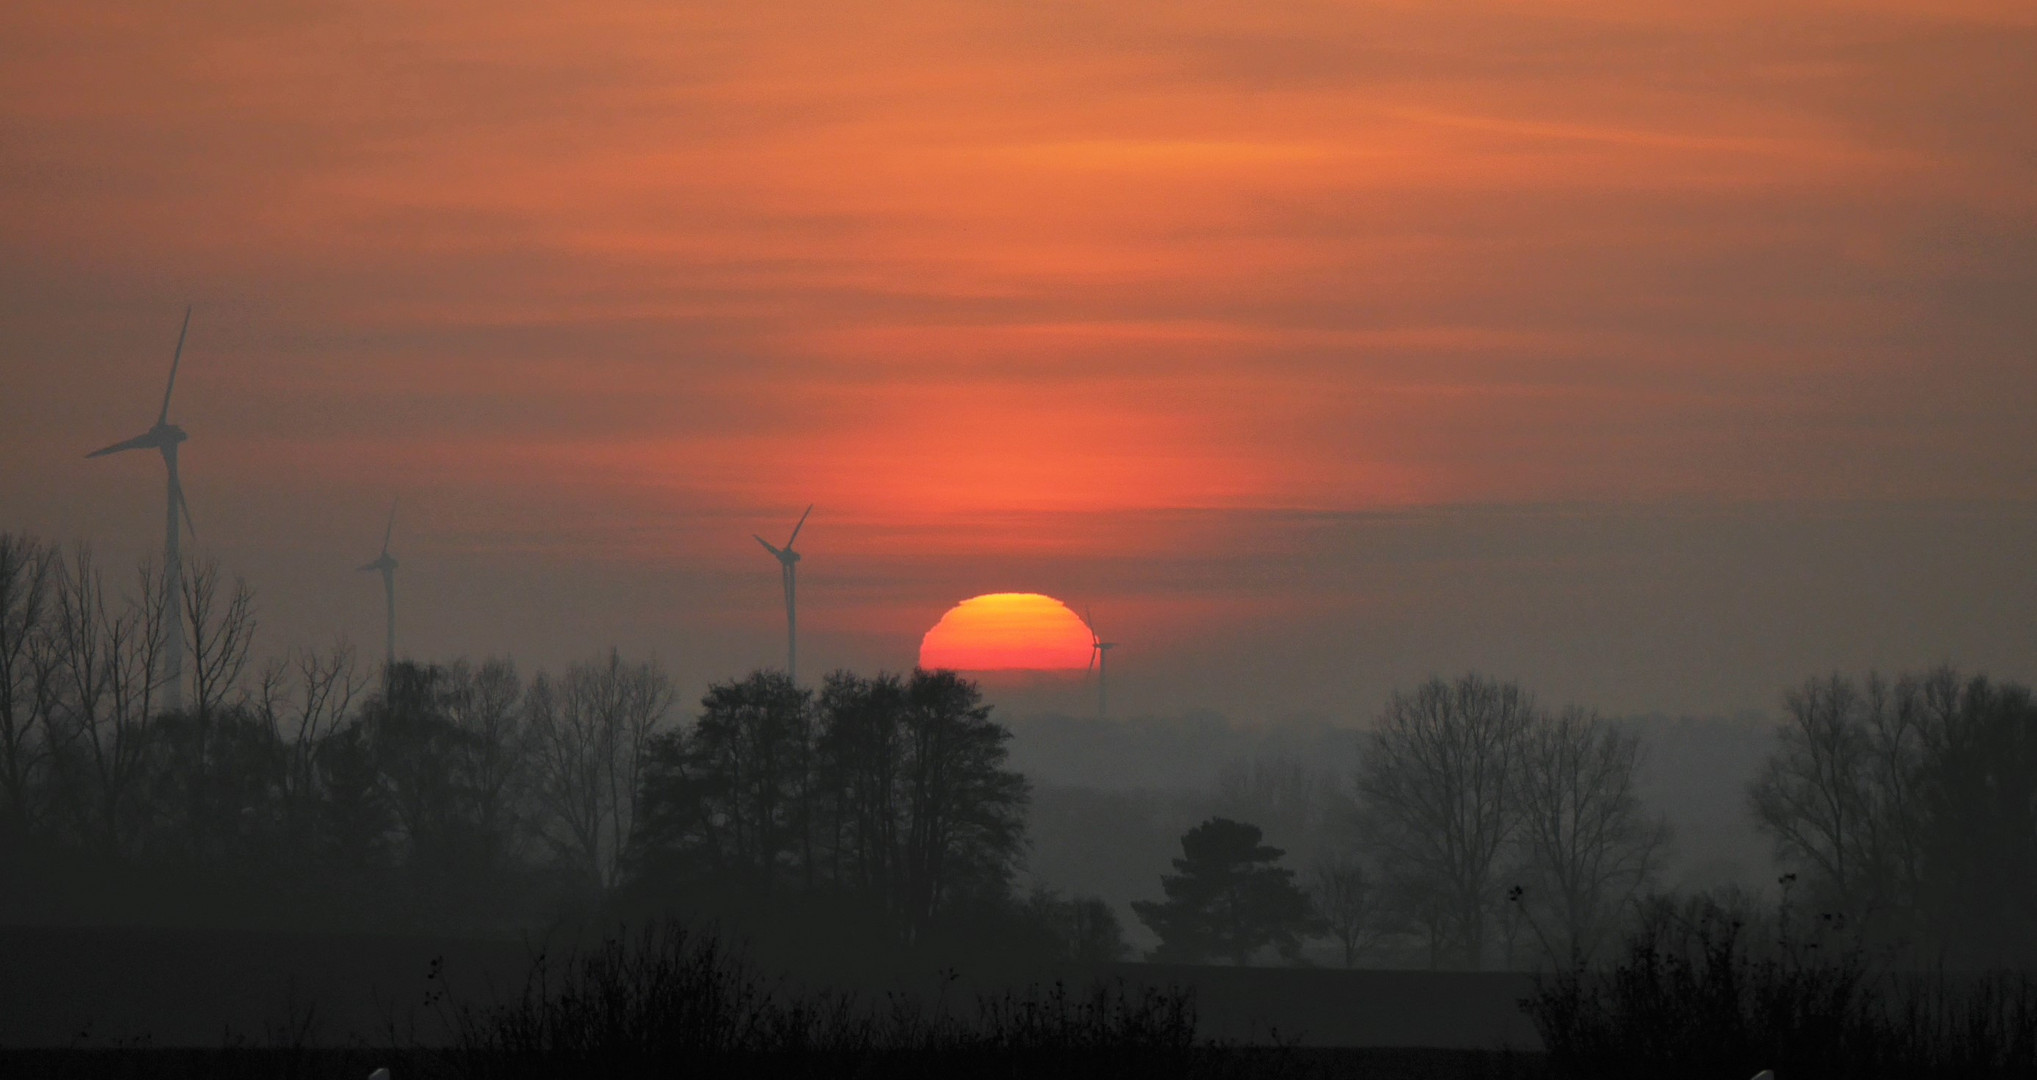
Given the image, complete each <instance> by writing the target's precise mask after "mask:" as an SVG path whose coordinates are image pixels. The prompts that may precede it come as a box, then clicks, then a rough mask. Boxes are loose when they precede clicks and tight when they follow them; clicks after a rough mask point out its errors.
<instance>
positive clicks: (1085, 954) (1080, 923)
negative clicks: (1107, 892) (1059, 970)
mask: <svg viewBox="0 0 2037 1080" xmlns="http://www.w3.org/2000/svg"><path fill="white" fill-rule="evenodd" d="M1025 915H1026V918H1027V920H1028V921H1029V922H1030V923H1031V924H1032V925H1033V926H1034V927H1035V928H1037V929H1038V930H1040V931H1042V932H1044V933H1045V934H1046V936H1047V938H1048V939H1049V941H1050V942H1051V947H1052V948H1053V950H1054V952H1055V954H1056V956H1057V958H1058V959H1061V960H1064V961H1068V962H1071V963H1077V964H1108V963H1114V962H1116V961H1119V960H1122V959H1124V958H1125V954H1126V953H1128V952H1130V951H1131V947H1130V946H1128V945H1126V944H1125V928H1124V924H1123V923H1120V922H1119V921H1118V917H1117V912H1115V911H1112V910H1111V907H1110V904H1109V903H1107V902H1105V901H1104V900H1103V899H1102V898H1101V897H1096V896H1074V897H1068V898H1063V897H1062V895H1061V894H1060V893H1058V892H1055V891H1054V890H1052V889H1045V888H1036V889H1034V890H1033V891H1032V893H1030V894H1029V895H1028V896H1027V897H1026V902H1025Z"/></svg>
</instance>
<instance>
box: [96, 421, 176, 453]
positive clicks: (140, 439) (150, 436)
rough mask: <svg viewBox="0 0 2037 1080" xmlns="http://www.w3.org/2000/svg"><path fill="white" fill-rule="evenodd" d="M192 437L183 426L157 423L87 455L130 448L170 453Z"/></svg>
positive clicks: (123, 450) (122, 451) (122, 450)
mask: <svg viewBox="0 0 2037 1080" xmlns="http://www.w3.org/2000/svg"><path fill="white" fill-rule="evenodd" d="M190 437H191V436H189V435H187V434H185V433H184V429H183V428H180V427H178V426H177V425H175V424H157V425H156V426H155V427H152V428H150V429H148V430H147V431H144V432H142V433H141V434H139V435H136V436H135V437H134V438H132V439H129V440H127V441H126V442H117V443H114V444H113V445H112V446H105V447H101V448H99V449H97V450H94V451H92V452H91V453H89V454H86V455H85V456H86V457H88V458H96V457H105V456H106V455H108V454H120V453H125V452H127V451H129V450H161V451H163V452H164V453H168V452H169V451H170V450H171V449H172V448H173V447H175V446H176V445H177V444H178V443H180V442H183V441H184V440H186V439H188V438H190Z"/></svg>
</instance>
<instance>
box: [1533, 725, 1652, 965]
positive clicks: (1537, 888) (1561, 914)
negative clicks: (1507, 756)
mask: <svg viewBox="0 0 2037 1080" xmlns="http://www.w3.org/2000/svg"><path fill="white" fill-rule="evenodd" d="M1524 749H1525V753H1524V754H1523V755H1522V758H1521V770H1520V790H1519V801H1520V807H1521V821H1522V834H1521V845H1522V848H1523V851H1522V854H1523V857H1524V860H1525V864H1526V877H1527V881H1528V885H1527V887H1526V889H1525V890H1524V895H1520V896H1517V899H1520V900H1522V901H1523V906H1522V908H1521V911H1522V912H1523V913H1524V914H1526V915H1527V916H1528V917H1529V921H1530V923H1531V925H1533V926H1534V928H1535V930H1536V933H1537V934H1538V935H1539V936H1540V937H1541V938H1542V942H1543V946H1544V948H1545V949H1546V950H1547V951H1548V952H1549V953H1550V954H1551V955H1550V958H1551V959H1552V960H1554V961H1556V962H1558V963H1569V962H1575V961H1581V960H1584V959H1587V958H1589V957H1590V955H1591V954H1592V952H1593V951H1594V950H1595V949H1596V947H1597V946H1598V945H1599V944H1600V942H1601V940H1602V939H1603V937H1604V935H1605V934H1606V933H1607V932H1608V931H1609V930H1611V929H1612V918H1613V916H1614V914H1615V913H1616V912H1617V911H1618V910H1619V909H1620V908H1622V907H1623V906H1625V905H1626V904H1627V903H1629V902H1630V901H1631V900H1632V899H1633V898H1634V896H1635V895H1636V893H1638V892H1639V890H1640V889H1641V887H1642V886H1643V884H1645V883H1646V882H1647V880H1648V878H1649V876H1650V874H1651V873H1652V871H1653V869H1654V865H1655V860H1656V857H1657V854H1658V853H1659V852H1660V850H1661V848H1662V846H1663V844H1664V843H1665V842H1666V840H1667V838H1668V829H1667V826H1666V825H1664V824H1663V823H1662V821H1661V820H1660V819H1659V818H1650V817H1649V816H1648V814H1647V812H1646V810H1645V808H1644V807H1643V806H1642V804H1641V799H1640V796H1639V795H1638V794H1637V792H1636V791H1635V783H1636V770H1637V768H1638V766H1639V763H1640V754H1641V746H1640V740H1639V739H1638V738H1637V737H1636V736H1634V735H1633V734H1631V733H1628V732H1622V731H1620V730H1618V729H1616V728H1614V727H1612V726H1611V725H1609V724H1607V723H1606V722H1605V721H1604V720H1602V719H1600V718H1599V717H1598V716H1597V715H1596V714H1594V713H1591V712H1587V711H1585V710H1582V709H1576V708H1573V709H1567V710H1565V711H1564V712H1563V713H1562V714H1561V715H1559V716H1555V717H1546V716H1545V717H1541V718H1540V719H1539V721H1538V722H1537V723H1536V724H1535V725H1534V727H1533V729H1532V730H1531V731H1530V733H1529V735H1528V737H1527V740H1526V745H1525V748H1524ZM1538 915H1539V916H1540V917H1539V918H1538V917H1537V916H1538ZM1545 921H1546V922H1547V923H1549V928H1548V929H1544V927H1543V925H1542V924H1543V922H1545Z"/></svg>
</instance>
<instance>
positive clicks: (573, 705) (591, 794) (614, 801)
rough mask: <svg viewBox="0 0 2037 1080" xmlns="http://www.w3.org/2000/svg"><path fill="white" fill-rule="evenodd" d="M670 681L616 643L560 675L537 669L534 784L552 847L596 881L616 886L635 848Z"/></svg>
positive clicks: (532, 711) (532, 699)
mask: <svg viewBox="0 0 2037 1080" xmlns="http://www.w3.org/2000/svg"><path fill="white" fill-rule="evenodd" d="M671 701H672V687H671V683H670V681H669V680H667V679H666V677H665V675H664V673H663V672H662V671H660V670H659V669H658V668H657V666H656V665H654V664H650V663H637V664H625V663H624V662H623V660H622V656H621V654H620V653H618V652H616V651H615V650H613V649H611V650H610V651H609V653H608V655H607V656H606V657H604V658H603V659H601V660H599V661H596V662H594V663H582V664H574V665H572V666H570V667H568V668H567V669H566V674H565V676H564V677H563V678H561V679H558V680H556V681H554V680H552V679H551V678H549V677H547V676H544V675H540V676H538V678H537V679H536V680H535V681H534V682H533V684H532V685H531V688H530V694H529V698H528V709H529V718H530V720H529V722H530V727H531V736H532V739H533V746H534V748H535V752H534V755H533V757H534V760H533V764H534V766H535V769H536V777H537V790H538V793H539V798H540V799H541V801H542V802H543V804H544V807H545V810H546V812H547V813H546V818H545V820H546V823H547V825H548V829H547V835H548V837H549V839H550V840H551V842H552V844H553V846H554V848H555V850H557V851H558V852H559V853H560V854H561V855H562V856H564V857H565V858H566V859H567V861H568V862H569V863H570V864H571V865H574V866H576V867H578V868H579V869H580V871H581V872H582V873H584V874H585V875H586V878H587V880H588V881H589V882H590V883H591V884H593V885H594V886H596V887H597V888H602V889H606V888H610V887H613V886H614V885H615V883H616V881H617V878H618V875H619V873H620V868H621V859H622V855H623V853H624V852H626V851H628V850H630V839H631V831H632V829H633V827H634V825H635V821H636V808H637V798H638V794H639V792H640V790H641V785H642V781H643V775H642V771H643V768H644V765H645V764H646V762H647V761H648V757H649V754H648V751H649V748H650V743H651V739H652V737H653V736H654V735H656V733H657V729H658V725H659V723H660V722H661V721H662V720H663V719H664V717H665V713H666V711H667V710H668V709H669V708H670V707H671Z"/></svg>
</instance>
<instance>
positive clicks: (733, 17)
mask: <svg viewBox="0 0 2037 1080" xmlns="http://www.w3.org/2000/svg"><path fill="white" fill-rule="evenodd" d="M2033 102H2037V8H2032V7H2031V6H2030V5H2028V4H2027V3H2021V2H2016V3H2008V2H2004V3H1976V2H1961V0H1953V2H1945V0H1932V2H1921V0H1900V2H1898V0H1863V2H1858V3H1806V2H1781V3H1777V2H1764V3H1743V2H1738V0H1725V2H1719V3H1707V4H1702V5H1698V4H1666V3H1649V2H1641V3H1635V2H1632V0H1626V2H1620V3H1612V2H1605V3H1598V2H1589V3H1562V2H1541V3H1533V4H1529V3H1497V2H1464V3H1457V2H1449V0H1444V2H1421V3H1310V2H1293V3H1281V4H1236V3H1232V4H1217V3H1194V2H1186V3H1182V2H1169V3H1157V2H1155V3H1146V2H1139V0H1109V2H1102V0H1099V2H1093V3H1079V2H1047V3H1035V4H1015V3H1009V2H1003V0H1000V2H983V3H930V2H924V0H902V2H898V3H887V4H882V5H843V4H826V3H770V2H760V3H754V4H740V5H736V4H719V3H717V4H689V3H680V2H663V0H661V2H657V3H641V4H638V3H605V2H582V3H574V4H528V3H503V2H491V3H487V4H480V3H471V4H460V3H448V4H434V5H415V4H402V3H395V2H393V0H368V2H359V3H305V4H292V5H283V6H280V7H279V6H278V5H273V4H256V3H230V2H223V3H189V4H184V3H169V4H164V3H148V4H141V3H135V4H122V3H100V4H92V5H76V4H61V3H42V2H38V0H25V2H17V3H11V4H8V5H6V6H5V7H4V9H0V209H4V210H5V213H4V214H0V529H19V530H26V531H31V532H35V533H37V534H40V535H43V536H47V537H51V538H54V539H59V540H64V541H73V540H81V541H87V542H90V543H91V544H93V545H94V546H95V547H96V548H97V549H98V550H99V551H100V553H101V557H102V561H106V562H109V563H119V564H122V565H124V564H126V563H127V562H131V561H133V560H134V559H138V558H140V557H142V556H143V555H145V554H146V553H147V552H148V551H150V550H152V546H153V545H155V544H158V543H160V520H161V517H160V501H159V500H160V499H161V497H162V495H161V484H162V477H161V468H160V465H158V464H157V463H155V462H153V461H151V460H149V459H147V458H146V457H145V456H144V455H126V456H122V457H117V458H110V459H101V460H95V461H90V462H87V461H85V460H83V458H82V455H83V453H84V452H85V451H88V450H91V449H93V448H96V447H98V446H101V445H105V444H107V443H109V442H112V441H115V440H117V439H120V438H125V437H127V436H129V435H132V434H135V433H138V432H139V431H140V430H142V429H143V428H145V427H146V426H147V425H148V423H149V422H150V420H151V419H152V417H153V410H154V409H155V407H156V405H157V403H158V402H159V401H160V394H161V388H162V380H163V378H164V375H165V373H166V368H167V365H168V361H169V355H170V351H171V348H172V346H173V344H174V341H175V336H176V331H177V325H178V322H179V320H180V319H181V317H182V312H183V307H184V305H185V304H186V303H190V304H192V305H194V306H195V315H194V318H193V322H192V327H191V334H190V341H189V344H188V346H187V347H186V352H185V355H184V367H183V373H182V375H181V376H180V381H179V387H178V391H177V398H176V403H175V405H174V406H173V408H172V410H171V419H172V420H174V421H176V422H179V423H181V424H182V425H183V426H184V427H185V428H186V429H187V430H189V431H190V432H191V441H190V442H189V443H187V444H185V446H184V449H183V466H184V475H185V484H186V487H187V490H188V492H189V499H190V503H191V507H192V512H193V516H194V519H195V525H196V529H197V534H198V538H199V539H198V545H197V547H198V550H199V552H200V553H201V554H202V555H203V556H205V557H209V558H214V559H217V560H218V561H219V563H220V564H221V565H222V566H223V567H224V568H225V569H227V570H228V571H229V572H233V573H239V574H242V575H244V576H246V577H247V579H248V580H249V581H250V582H251V583H252V584H253V585H254V586H255V587H256V589H257V591H258V595H259V597H260V600H261V610H262V615H263V620H264V637H263V645H264V647H265V648H267V649H269V650H271V651H276V650H281V649H285V648H291V647H298V646H304V645H316V644H322V643H324V642H327V641H330V640H332V639H333V638H334V637H335V636H338V635H345V636H347V637H349V638H351V639H352V640H354V641H355V642H356V643H359V644H363V645H365V646H367V647H368V648H369V651H370V652H372V651H373V647H374V645H375V644H376V642H377V638H378V634H379V628H380V614H381V612H380V604H381V592H380V588H379V582H376V581H374V580H372V575H362V574H356V573H355V572H354V570H353V568H354V567H355V566H358V565H359V564H361V563H363V562H366V561H367V560H369V559H371V558H373V557H374V555H375V554H376V550H377V548H378V541H379V537H380V531H381V527H382V522H383V516H384V515H385V514H386V513H387V510H388V507H389V505H390V501H391V500H392V499H394V498H398V497H400V498H401V500H402V503H401V510H400V513H399V515H398V519H397V525H396V531H395V544H394V551H395V554H396V555H397V556H398V558H399V559H400V560H401V561H402V568H401V569H400V570H399V571H398V573H399V591H400V599H399V634H400V636H401V647H402V649H403V651H405V652H406V653H408V654H410V655H414V656H419V657H422V658H426V659H445V658H450V657H452V656H455V655H460V654H463V653H464V654H475V655H478V654H489V653H495V654H509V655H513V656H515V657H517V658H518V659H519V660H522V661H524V662H526V663H529V664H533V665H556V664H559V663H563V662H566V661H568V660H571V659H574V658H576V657H585V656H591V655H593V654H594V653H595V652H597V651H598V650H600V649H602V648H604V647H606V646H608V645H610V644H613V645H616V646H618V647H620V648H621V649H622V650H623V651H624V652H625V653H626V654H629V655H633V656H643V657H649V658H655V659H658V660H659V661H660V662H661V663H663V664H664V665H665V666H666V667H667V669H668V670H670V671H672V672H673V673H674V675H675V678H677V679H678V680H679V681H680V683H681V685H682V687H683V688H684V692H685V693H687V694H689V695H692V694H697V692H698V690H699V689H700V688H701V686H702V685H703V684H704V682H705V681H706V680H708V679H713V678H721V677H726V676H728V675H731V674H737V673H740V672H741V671H743V670H747V669H748V668H750V667H753V666H756V665H759V664H766V663H774V662H778V661H779V658H780V657H782V655H783V654H782V649H783V622H782V620H783V608H782V603H781V599H780V596H779V592H778V589H779V577H778V567H777V564H776V563H775V562H774V561H773V560H772V559H771V558H770V557H769V556H768V555H767V554H766V553H764V552H762V551H761V550H759V549H758V548H757V546H756V544H755V542H754V541H753V540H752V539H751V534H752V533H762V534H764V535H765V536H767V537H771V538H773V542H774V543H775V542H777V540H776V538H777V537H778V536H782V535H784V534H785V533H787V532H789V531H790V528H791V525H792V523H793V521H794V520H796V519H797V516H798V514H799V512H800V510H801V509H802V508H804V507H805V506H806V505H807V504H808V503H813V504H816V509H815V511H814V516H813V518H812V520H811V521H810V522H809V523H808V525H807V527H806V531H805V532H804V533H803V534H802V536H801V540H800V546H801V548H802V550H803V551H804V552H805V561H804V562H803V563H802V564H801V566H800V573H801V578H800V596H801V612H800V623H801V629H802V648H801V654H802V655H801V665H800V666H801V670H802V671H805V672H814V671H817V670H821V669H824V668H826V667H830V666H834V665H836V664H847V665H853V666H857V667H861V668H866V669H868V668H874V667H879V666H882V667H890V668H898V667H903V666H908V665H910V664H911V663H912V661H913V657H914V655H915V651H916V649H917V647H918V645H919V642H920V640H921V638H922V635H924V634H925V633H926V632H927V630H928V629H929V628H930V627H932V626H933V625H934V624H935V623H936V622H937V621H938V620H939V619H940V617H941V615H942V613H943V612H944V611H945V610H947V608H948V607H949V606H951V605H953V604H954V603H956V602H958V601H961V600H963V599H965V598H967V597H969V596H973V595H976V594H979V593H988V592H1000V591H1015V592H1043V593H1048V594H1051V595H1054V596H1057V597H1059V598H1061V599H1063V600H1065V601H1067V602H1068V603H1069V604H1070V605H1071V606H1072V607H1073V608H1075V609H1076V610H1088V611H1093V612H1094V613H1095V616H1096V620H1097V623H1098V626H1099V629H1100V631H1101V632H1102V633H1103V634H1104V636H1106V637H1107V638H1110V639H1112V640H1115V641H1117V642H1119V643H1120V646H1119V648H1118V649H1117V650H1116V651H1115V652H1114V653H1113V654H1112V657H1111V664H1112V669H1111V671H1112V700H1113V702H1114V703H1119V704H1117V705H1116V706H1115V707H1118V708H1122V709H1124V710H1126V711H1129V712H1137V711H1142V710H1143V711H1150V712H1168V711H1183V710H1189V709H1214V710H1217V711H1223V712H1227V713H1230V714H1232V715H1236V716H1240V717H1248V718H1250V717H1277V716H1281V715H1289V714H1308V715H1321V716H1330V717H1337V718H1346V719H1350V720H1352V721H1353V722H1362V720H1363V719H1364V718H1365V717H1366V716H1368V715H1370V714H1371V712H1372V711H1374V710H1376V708H1377V706H1378V703H1379V701H1380V700H1381V698H1382V696H1383V695H1384V694H1385V693H1387V692H1389V691H1390V690H1392V689H1393V688H1395V687H1397V686H1405V685H1408V684H1410V683H1411V682H1412V681H1415V680H1419V679H1421V678H1423V677H1426V676H1427V675H1428V674H1430V673H1432V672H1453V671H1461V670H1465V669H1468V668H1476V669H1479V670H1483V671H1489V672H1493V673H1495V674H1499V675H1502V676H1505V677H1514V678H1519V679H1521V680H1523V681H1524V682H1525V683H1527V684H1528V685H1530V686H1531V687H1534V688H1537V689H1539V690H1540V691H1542V692H1543V694H1544V696H1545V697H1548V698H1551V699H1554V700H1562V701H1575V702H1579V703H1585V704H1595V705H1598V706H1600V707H1603V708H1605V709H1607V710H1609V711H1614V712H1628V713H1631V712H1649V711H1662V712H1668V713H1679V712H1694V713H1731V712H1736V711H1739V710H1745V709H1768V708H1772V707H1773V706H1774V704H1775V703H1776V701H1777V699H1778V697H1779V695H1780V693H1781V691H1782V689H1783V688H1784V687H1785V686H1787V685H1789V684H1791V683H1794V682H1796V681H1799V680H1801V679H1802V678H1804V677H1807V676H1809V675H1812V674H1815V673H1817V672H1819V671H1824V670H1830V669H1833V668H1844V669H1849V670H1858V669H1862V668H1865V667H1868V666H1870V665H1880V666H1885V667H1888V666H1893V667H1909V666H1917V665H1920V664H1929V663H1936V662H1940V661H1952V662H1957V663H1960V664H1963V665H1966V666H1968V667H1974V668H1984V669H1986V670H1989V671H1992V672H1994V673H1996V674H1999V675H2003V676H2007V677H2016V678H2022V679H2025V680H2029V679H2033V678H2037V661H2033V659H2032V658H2033V657H2037V630H2033V625H2037V620H2033V617H2032V616H2033V614H2037V584H2033V582H2032V580H2031V573H2030V571H2029V553H2030V552H2031V551H2032V550H2033V545H2037V443H2033V441H2032V440H2031V439H2030V438H2029V437H2028V416H2029V411H2030V407H2031V404H2032V402H2033V401H2037V363H2033V359H2037V357H2033V346H2037V304H2033V303H2031V300H2030V298H2031V297H2032V296H2033V295H2037V109H2033V108H2031V104H2032V103H2033Z"/></svg>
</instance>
